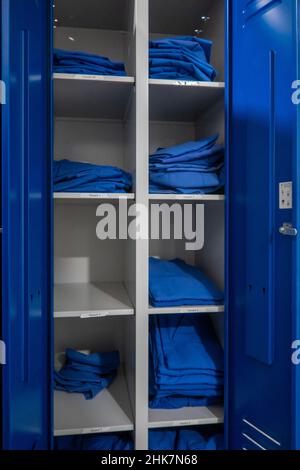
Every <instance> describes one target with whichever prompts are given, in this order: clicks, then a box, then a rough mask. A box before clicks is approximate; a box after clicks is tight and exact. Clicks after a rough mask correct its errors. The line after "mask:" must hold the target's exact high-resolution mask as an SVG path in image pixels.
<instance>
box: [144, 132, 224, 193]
mask: <svg viewBox="0 0 300 470" xmlns="http://www.w3.org/2000/svg"><path fill="white" fill-rule="evenodd" d="M218 138H219V136H218V135H214V136H212V137H208V138H206V139H202V140H199V141H195V142H187V143H184V144H181V145H176V146H174V147H169V148H165V149H164V148H159V149H158V150H157V151H156V152H155V153H154V154H153V155H150V165H149V168H150V193H183V194H210V193H215V192H216V191H219V190H220V189H221V188H222V187H223V186H224V148H223V147H222V146H221V145H217V144H216V142H217V140H218Z"/></svg>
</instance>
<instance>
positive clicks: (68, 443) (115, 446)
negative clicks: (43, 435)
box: [55, 433, 133, 451]
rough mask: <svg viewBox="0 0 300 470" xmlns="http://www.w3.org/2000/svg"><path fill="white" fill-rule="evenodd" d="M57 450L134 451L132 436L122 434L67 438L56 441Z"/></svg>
mask: <svg viewBox="0 0 300 470" xmlns="http://www.w3.org/2000/svg"><path fill="white" fill-rule="evenodd" d="M55 450H64V451H65V450H66V451H75V450H76V451H83V450H88V451H94V450H95V451H105V450H116V451H123V450H133V442H132V439H131V438H130V435H128V434H125V433H122V434H95V435H91V436H66V437H58V438H56V439H55Z"/></svg>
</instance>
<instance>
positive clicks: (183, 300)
mask: <svg viewBox="0 0 300 470" xmlns="http://www.w3.org/2000/svg"><path fill="white" fill-rule="evenodd" d="M149 300H150V303H151V305H152V306H153V307H174V306H181V305H220V304H222V303H223V302H224V295H223V293H222V292H221V291H220V290H219V289H218V288H217V287H216V286H215V285H214V284H213V282H212V281H210V280H209V279H208V278H207V277H206V276H205V275H204V274H203V272H202V271H201V270H200V269H199V268H196V267H194V266H189V265H188V264H186V263H185V262H184V261H182V260H180V259H175V260H172V261H165V260H160V259H156V258H150V259H149Z"/></svg>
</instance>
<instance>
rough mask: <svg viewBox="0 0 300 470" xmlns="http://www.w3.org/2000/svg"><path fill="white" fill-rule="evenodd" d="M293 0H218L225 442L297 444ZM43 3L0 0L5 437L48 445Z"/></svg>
mask: <svg viewBox="0 0 300 470" xmlns="http://www.w3.org/2000/svg"><path fill="white" fill-rule="evenodd" d="M299 2H300V0H227V144H228V152H227V157H228V165H227V178H228V182H227V268H226V274H227V323H226V348H227V363H226V369H227V391H226V404H225V416H226V435H227V444H228V448H229V449H249V450H250V449H254V450H262V449H275V450H280V449H291V448H298V449H299V448H300V432H299V425H300V410H299V405H298V402H299V400H298V394H299V392H300V387H299V385H300V372H299V371H298V370H299V368H297V367H296V366H294V365H293V364H292V360H291V357H292V353H293V349H292V343H293V341H294V340H297V339H299V340H300V322H299V319H298V317H299V315H298V314H297V312H298V309H299V307H300V301H299V294H298V291H299V292H300V289H299V287H300V286H299V279H300V277H299V273H298V269H299V268H298V266H300V263H299V261H300V255H299V248H298V247H299V242H298V240H299V237H298V238H297V237H296V236H294V235H295V234H296V232H295V230H294V228H298V230H299V227H300V226H299V215H300V214H299V206H298V200H299V196H298V184H297V183H298V178H300V167H299V165H298V161H299V158H298V157H299V156H300V155H299V145H298V135H300V132H299V131H300V119H299V109H298V108H299V107H297V106H295V105H294V104H293V103H292V99H291V97H292V91H293V90H292V83H293V81H294V80H296V79H297V78H300V77H299V50H298V44H299V21H300V20H299V6H300V4H299ZM51 10H52V2H50V1H48V0H26V1H24V0H1V80H3V81H4V82H5V84H6V104H5V105H3V106H1V111H2V112H1V125H2V141H1V163H2V165H1V172H2V191H1V195H2V204H1V205H2V227H3V234H2V312H1V314H2V316H1V318H2V324H1V327H2V336H1V339H2V340H3V341H4V342H5V344H6V348H7V358H6V359H7V361H6V362H7V364H6V365H5V366H1V369H2V403H3V406H2V437H3V447H4V448H5V449H16V450H21V449H26V450H30V449H47V448H50V447H51V436H52V409H51V408H52V405H51V402H52V382H51V375H52V374H51V371H52V344H51V343H52V320H51V318H52V246H51V236H52V235H51V229H52V220H51V218H52V208H51V194H52V193H51V160H52V137H51V130H52V109H51V107H52V104H51V102H52V96H51V77H52V70H51V59H52V53H51V48H52V44H51V29H52V18H51V15H52V13H51ZM281 184H285V186H284V188H288V189H287V191H288V192H290V193H293V205H292V206H291V205H290V206H289V207H287V205H286V204H287V203H286V202H285V201H284V200H283V198H282V197H280V195H281V188H282V186H280V185H281ZM290 195H291V194H290ZM286 224H289V225H286Z"/></svg>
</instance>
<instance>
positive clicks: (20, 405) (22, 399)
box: [1, 0, 51, 450]
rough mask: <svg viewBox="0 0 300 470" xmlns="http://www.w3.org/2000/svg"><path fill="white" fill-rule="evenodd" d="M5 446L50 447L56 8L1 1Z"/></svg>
mask: <svg viewBox="0 0 300 470" xmlns="http://www.w3.org/2000/svg"><path fill="white" fill-rule="evenodd" d="M1 6H2V34H3V37H2V77H3V80H5V82H6V88H7V104H6V105H5V106H4V107H3V108H2V110H3V113H2V122H3V127H2V135H3V140H2V170H3V188H2V204H3V269H2V272H3V293H4V295H3V299H2V302H3V303H2V314H3V316H2V319H3V339H4V341H5V342H6V346H7V365H6V366H5V367H4V371H3V440H4V443H3V445H4V448H5V449H18V450H21V449H26V450H30V449H45V448H47V447H48V446H49V436H50V428H51V418H50V399H49V397H50V390H49V383H50V382H49V380H50V376H49V374H50V362H49V356H50V354H49V349H48V345H49V344H50V343H49V341H50V327H49V325H50V318H51V311H50V309H51V296H50V273H51V268H50V261H49V259H50V236H51V235H50V234H51V229H50V185H51V172H50V168H51V167H50V162H51V159H50V152H49V150H50V149H51V141H50V138H49V137H50V125H49V123H50V117H51V112H50V96H49V92H50V70H49V68H50V51H49V44H50V8H51V6H50V5H49V2H47V1H46V0H39V1H34V0H28V1H26V2H24V1H23V0H13V1H8V0H3V1H2V3H1Z"/></svg>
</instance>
